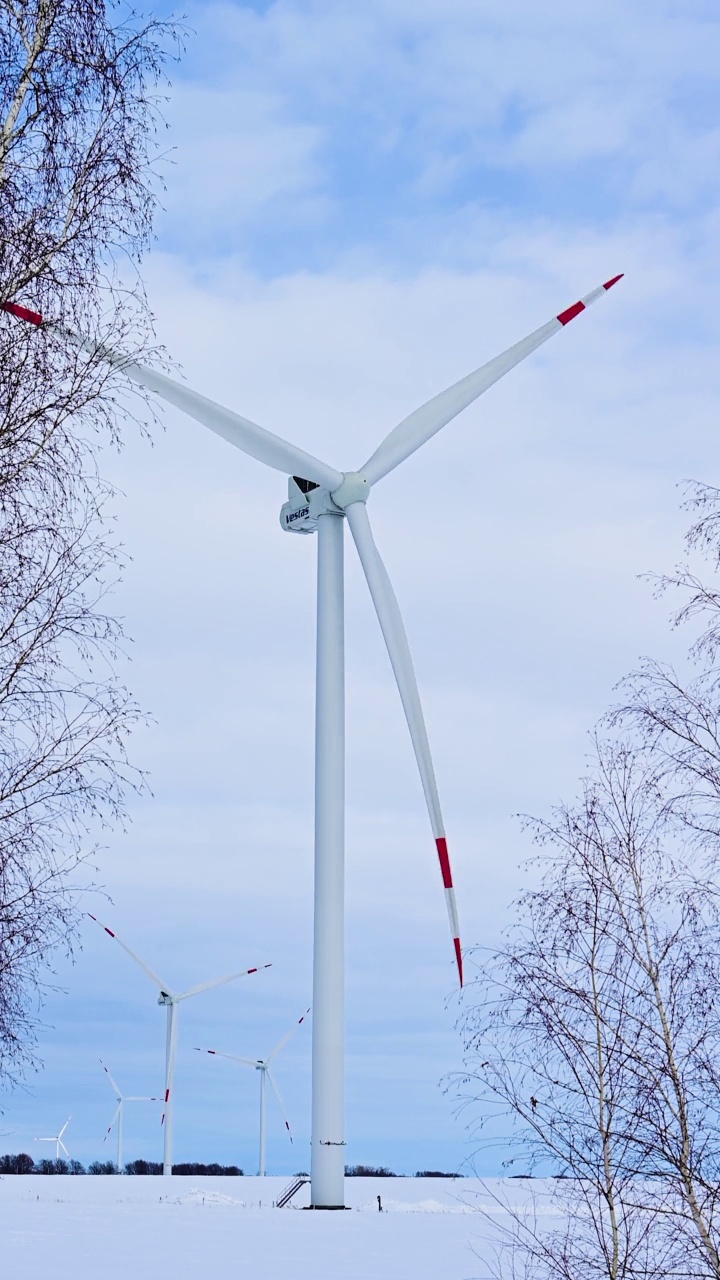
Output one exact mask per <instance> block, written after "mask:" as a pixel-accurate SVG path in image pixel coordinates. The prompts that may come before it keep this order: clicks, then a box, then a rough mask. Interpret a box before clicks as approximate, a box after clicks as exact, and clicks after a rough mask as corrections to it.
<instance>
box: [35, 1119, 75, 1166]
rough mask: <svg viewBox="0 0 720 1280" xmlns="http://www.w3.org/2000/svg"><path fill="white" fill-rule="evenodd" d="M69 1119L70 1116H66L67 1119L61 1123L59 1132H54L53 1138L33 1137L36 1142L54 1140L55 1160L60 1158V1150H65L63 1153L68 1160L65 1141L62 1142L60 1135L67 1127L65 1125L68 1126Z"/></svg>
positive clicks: (68, 1153)
mask: <svg viewBox="0 0 720 1280" xmlns="http://www.w3.org/2000/svg"><path fill="white" fill-rule="evenodd" d="M71 1120H72V1116H68V1118H67V1120H66V1121H65V1123H64V1125H63V1127H62V1129H61V1130H60V1132H59V1133H56V1134H55V1137H54V1138H36V1139H35V1141H36V1142H54V1143H55V1159H56V1160H59V1159H60V1152H61V1150H62V1151H64V1152H65V1155H66V1156H67V1158H68V1160H69V1159H70V1152H69V1151H68V1149H67V1147H66V1146H65V1143H64V1142H63V1140H62V1136H63V1134H64V1132H65V1130H66V1129H67V1127H68V1125H69V1123H70V1121H71Z"/></svg>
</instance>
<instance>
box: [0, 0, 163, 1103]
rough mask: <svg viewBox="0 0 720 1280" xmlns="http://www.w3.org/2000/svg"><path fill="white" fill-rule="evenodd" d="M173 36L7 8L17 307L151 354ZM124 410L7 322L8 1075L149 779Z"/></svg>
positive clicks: (129, 13) (100, 4) (1, 128)
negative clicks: (155, 233)
mask: <svg viewBox="0 0 720 1280" xmlns="http://www.w3.org/2000/svg"><path fill="white" fill-rule="evenodd" d="M175 35H176V32H175V31H174V29H173V28H172V27H171V26H168V25H167V24H164V23H160V22H155V21H149V22H146V21H144V20H143V19H142V18H141V17H140V16H139V15H137V14H136V13H135V12H134V11H133V10H132V9H130V8H129V7H128V6H126V5H123V4H115V3H111V2H108V3H105V2H104V0H0V301H14V302H16V303H20V304H21V305H24V306H28V307H30V308H32V309H35V310H38V311H41V312H44V313H45V314H48V315H50V316H52V317H53V318H54V319H56V320H58V321H60V322H61V323H62V324H64V325H66V326H67V327H68V328H76V329H81V330H82V331H83V332H85V333H88V334H90V335H93V334H95V333H97V332H98V331H99V330H102V332H103V333H104V334H105V335H106V336H108V335H109V336H110V337H111V338H112V340H114V341H117V342H121V343H123V344H124V345H125V346H126V347H129V348H130V349H131V350H135V351H140V352H142V353H143V355H144V357H145V358H148V357H149V356H151V354H152V348H151V334H152V323H151V320H152V318H151V316H150V313H149V310H148V307H147V303H146V300H145V296H144V293H143V290H142V285H141V282H140V275H139V270H138V266H139V262H140V259H141V256H142V254H143V252H144V250H145V249H146V248H147V246H148V244H149V242H150V239H151V235H152V221H153V215H154V211H155V207H156V203H157V194H158V189H159V184H158V179H157V175H156V173H155V172H154V166H155V160H156V157H157V154H158V142H159V137H158V136H157V130H158V128H159V126H160V124H161V121H160V118H159V116H158V102H159V99H158V97H157V95H158V92H159V89H160V88H161V87H162V73H163V65H164V63H165V60H166V57H167V56H168V53H169V52H170V51H172V49H173V39H174V38H175ZM121 409H122V405H121V404H120V403H116V400H115V390H114V387H113V383H112V377H111V373H110V372H109V371H108V370H107V369H104V368H103V367H102V366H101V364H100V362H99V361H97V360H96V361H93V360H92V359H88V358H87V357H86V356H81V355H79V353H78V351H77V349H75V348H73V347H71V346H70V345H66V344H65V343H64V342H63V341H62V339H61V338H58V336H57V334H55V335H54V336H53V335H51V334H49V333H47V332H45V331H43V332H40V333H38V331H37V330H35V329H34V328H32V327H30V326H26V325H22V324H20V323H18V322H17V321H16V320H15V319H14V318H12V317H11V316H8V315H0V1081H2V1080H5V1081H7V1080H10V1079H12V1078H15V1077H16V1076H17V1075H18V1074H19V1073H21V1072H22V1070H23V1069H24V1068H25V1067H26V1066H27V1064H28V1062H29V1061H31V1060H32V1053H33V1044H34V1032H35V1027H36V1019H37V1014H38V1009H39V994H41V992H42V983H43V975H45V974H47V965H48V962H49V960H50V958H51V957H52V955H53V952H54V951H55V950H56V948H58V947H63V946H65V947H69V946H70V945H71V940H72V937H73V933H74V928H75V924H76V917H77V893H78V889H79V886H80V881H79V879H78V875H77V872H78V868H79V867H80V866H81V864H82V863H83V862H84V861H85V859H86V858H87V857H88V855H89V853H90V852H91V850H92V847H93V840H94V839H95V838H96V832H97V829H98V825H99V824H102V823H107V822H117V821H121V820H122V815H123V810H124V795H125V793H126V789H127V787H128V785H132V784H133V781H134V779H135V775H133V773H132V771H131V770H130V768H129V766H128V764H127V759H126V755H125V743H126V739H127V735H128V733H129V732H130V730H131V728H132V726H133V724H134V723H135V722H136V720H137V718H138V715H139V711H138V708H137V707H136V706H135V704H134V703H133V700H132V698H131V696H130V695H129V693H128V692H127V690H125V689H124V688H123V686H122V684H121V682H120V681H119V680H118V679H117V677H116V676H115V674H114V662H115V659H116V657H117V653H118V647H119V645H120V644H121V640H122V632H121V628H120V625H119V623H118V622H117V620H115V619H114V618H113V617H112V615H111V613H110V611H109V610H108V608H107V605H106V599H107V593H108V590H109V588H110V587H111V585H112V583H113V581H114V580H115V578H116V577H117V574H118V571H119V569H120V565H121V554H120V550H119V548H118V547H117V546H116V545H115V542H114V538H113V535H112V529H111V522H110V519H109V515H108V505H107V504H108V501H109V500H110V498H111V494H110V491H109V489H108V487H107V486H106V485H105V484H104V483H103V482H102V479H101V477H100V475H99V472H98V449H99V446H101V445H102V444H106V443H108V442H113V443H115V444H118V443H119V442H120V439H121V434H122V427H123V422H124V421H125V419H126V416H127V415H125V416H124V415H123V413H122V412H121Z"/></svg>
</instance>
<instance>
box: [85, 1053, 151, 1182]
mask: <svg viewBox="0 0 720 1280" xmlns="http://www.w3.org/2000/svg"><path fill="white" fill-rule="evenodd" d="M99 1062H100V1066H101V1067H102V1069H103V1071H104V1072H105V1075H106V1076H107V1078H108V1080H109V1082H110V1087H111V1088H112V1090H113V1092H114V1094H115V1100H116V1102H117V1110H116V1112H115V1115H114V1116H113V1118H112V1120H111V1121H110V1124H109V1126H108V1131H107V1133H106V1134H105V1137H104V1138H103V1142H107V1140H108V1138H109V1137H110V1134H111V1133H112V1130H113V1125H114V1124H115V1121H116V1120H117V1171H118V1173H122V1171H123V1162H122V1149H123V1120H124V1118H125V1103H126V1102H160V1098H138V1097H135V1096H130V1095H129V1094H128V1095H127V1096H126V1095H125V1094H123V1093H121V1092H120V1086H119V1085H117V1084H116V1083H115V1081H114V1080H113V1078H112V1076H111V1075H110V1072H109V1070H108V1068H107V1067H106V1066H105V1063H104V1062H103V1060H102V1058H100V1059H99Z"/></svg>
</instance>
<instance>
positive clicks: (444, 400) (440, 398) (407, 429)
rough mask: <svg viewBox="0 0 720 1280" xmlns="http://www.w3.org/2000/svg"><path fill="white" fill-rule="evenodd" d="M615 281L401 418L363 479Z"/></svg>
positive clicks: (388, 466)
mask: <svg viewBox="0 0 720 1280" xmlns="http://www.w3.org/2000/svg"><path fill="white" fill-rule="evenodd" d="M618 280H622V275H619V276H613V278H612V280H606V281H605V284H601V285H600V286H599V288H597V289H593V291H592V293H588V294H586V295H585V297H584V298H581V299H580V301H579V302H575V303H573V305H572V306H571V307H567V308H566V310H565V311H561V312H560V314H559V315H556V316H553V318H552V320H548V322H547V324H544V325H541V326H540V328H539V329H535V331H534V332H533V333H530V334H528V336H527V338H522V339H521V341H520V342H516V343H515V344H514V346H512V347H508V349H507V351H503V352H501V354H500V355H499V356H494V357H493V359H492V360H488V362H487V364H484V365H482V366H481V367H480V368H479V369H475V370H474V371H473V372H472V373H468V374H467V376H466V377H464V378H461V379H460V381H459V382H455V383H453V385H452V386H451V387H447V388H446V389H445V391H441V392H440V393H439V395H436V396H433V398H432V400H427V401H426V402H425V404H422V405H420V407H419V408H418V409H415V410H414V411H413V412H412V413H411V414H409V415H408V417H407V418H403V420H402V422H399V423H398V425H397V426H396V427H393V429H392V431H390V432H389V433H388V435H386V437H385V439H384V440H382V441H381V442H380V444H379V445H378V447H377V449H376V450H375V452H374V453H373V454H372V456H371V457H369V458H368V460H367V462H366V463H365V464H364V465H363V466H362V467H361V468H360V471H361V473H362V475H364V476H365V477H366V478H367V479H368V480H369V481H370V483H371V484H375V482H376V480H380V479H382V477H383V476H386V475H387V474H388V472H390V471H393V470H394V469H395V467H397V466H399V465H400V463H401V462H404V461H405V459H406V458H409V457H410V454H411V453H414V452H415V450H416V449H419V448H420V447H421V445H423V444H425V443H426V442H427V441H428V440H430V439H432V437H433V436H434V435H435V434H436V433H437V432H438V431H440V429H441V428H442V427H444V426H446V424H447V423H448V422H451V421H452V419H453V418H455V417H457V415H458V414H459V413H462V411H463V409H467V407H468V405H470V404H472V403H473V401H474V400H477V398H478V396H481V395H482V394H483V392H484V391H487V390H488V388H489V387H492V386H493V385H494V383H496V382H498V381H499V379H500V378H504V377H505V374H506V373H509V372H510V370H511V369H514V368H515V366H516V365H518V364H520V363H521V361H522V360H525V359H527V357H528V356H529V355H531V354H532V352H533V351H536V350H537V348H538V347H540V346H542V344H543V342H547V340H548V338H552V336H553V334H554V333H560V332H561V330H562V329H563V328H564V326H565V325H566V324H569V322H570V321H571V320H574V318H575V316H579V315H580V312H581V311H585V310H586V309H587V308H588V307H589V306H590V305H591V303H593V302H595V301H597V299H598V298H601V297H602V296H603V295H604V294H605V293H607V291H608V289H612V287H613V285H614V284H617V282H618Z"/></svg>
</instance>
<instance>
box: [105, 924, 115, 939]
mask: <svg viewBox="0 0 720 1280" xmlns="http://www.w3.org/2000/svg"><path fill="white" fill-rule="evenodd" d="M103 929H104V930H105V932H106V933H109V934H110V937H111V938H114V937H115V934H114V933H113V931H112V929H108V927H107V925H106V924H104V925H103Z"/></svg>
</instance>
